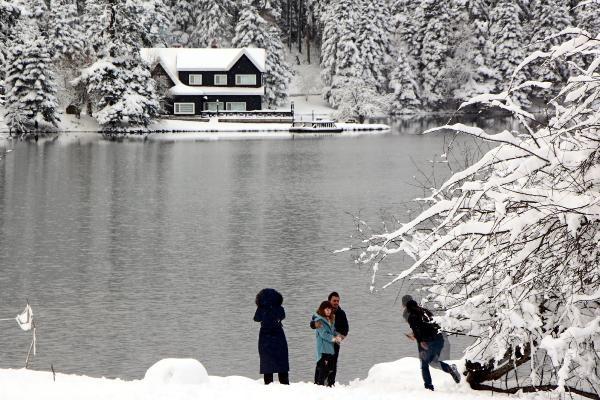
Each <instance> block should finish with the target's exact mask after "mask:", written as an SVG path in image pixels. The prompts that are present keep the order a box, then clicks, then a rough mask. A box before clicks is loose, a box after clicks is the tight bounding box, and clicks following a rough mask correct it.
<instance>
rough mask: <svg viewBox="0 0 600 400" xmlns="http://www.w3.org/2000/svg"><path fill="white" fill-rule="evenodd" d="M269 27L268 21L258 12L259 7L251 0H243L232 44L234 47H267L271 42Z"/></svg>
mask: <svg viewBox="0 0 600 400" xmlns="http://www.w3.org/2000/svg"><path fill="white" fill-rule="evenodd" d="M268 29H269V28H268V24H267V21H265V20H264V18H263V17H261V16H260V15H259V14H258V10H257V8H256V7H255V6H254V5H252V3H251V2H250V1H249V0H243V1H242V3H241V11H240V15H239V20H238V23H237V25H236V26H235V35H234V37H233V39H232V40H231V44H232V46H233V47H259V48H263V49H266V48H267V45H268V43H269V38H268V33H267V31H268Z"/></svg>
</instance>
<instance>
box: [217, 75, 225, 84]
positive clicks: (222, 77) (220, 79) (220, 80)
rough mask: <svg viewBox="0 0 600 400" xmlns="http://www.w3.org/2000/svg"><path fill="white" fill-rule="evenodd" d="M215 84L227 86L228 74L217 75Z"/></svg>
mask: <svg viewBox="0 0 600 400" xmlns="http://www.w3.org/2000/svg"><path fill="white" fill-rule="evenodd" d="M215 85H217V86H226V85H227V75H215Z"/></svg>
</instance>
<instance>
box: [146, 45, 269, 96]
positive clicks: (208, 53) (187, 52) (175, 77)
mask: <svg viewBox="0 0 600 400" xmlns="http://www.w3.org/2000/svg"><path fill="white" fill-rule="evenodd" d="M140 54H141V57H142V59H143V60H144V61H145V62H146V63H147V64H149V65H150V66H154V65H156V64H160V65H161V66H162V68H163V69H164V71H165V72H166V73H167V75H168V76H169V78H171V80H172V81H173V83H174V84H175V86H173V87H172V88H170V89H169V91H170V92H171V94H172V95H176V96H177V95H225V94H245V95H261V96H262V95H264V93H265V88H264V86H261V87H258V88H252V87H225V86H219V87H210V86H188V85H185V84H183V83H182V82H181V81H180V80H179V74H178V71H229V70H230V69H231V68H232V67H233V66H234V65H235V63H236V62H238V60H239V59H240V58H241V57H242V56H244V55H245V56H246V57H248V59H250V61H251V62H252V63H253V64H254V65H255V66H256V68H257V69H258V70H259V71H260V72H265V63H266V52H265V50H264V49H257V48H248V47H247V48H241V49H224V48H218V49H213V48H206V49H185V48H162V47H155V48H144V49H141V51H140Z"/></svg>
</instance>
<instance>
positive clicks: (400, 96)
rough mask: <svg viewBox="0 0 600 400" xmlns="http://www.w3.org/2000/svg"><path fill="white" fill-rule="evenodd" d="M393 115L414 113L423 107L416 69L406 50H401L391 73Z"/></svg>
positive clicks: (391, 112)
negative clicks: (412, 65)
mask: <svg viewBox="0 0 600 400" xmlns="http://www.w3.org/2000/svg"><path fill="white" fill-rule="evenodd" d="M389 85H390V89H391V90H392V93H393V95H392V98H391V107H390V114H391V115H395V116H397V115H402V114H412V113H415V112H418V111H420V110H421V109H422V107H423V105H422V104H421V100H420V99H419V84H418V81H417V76H416V74H415V70H414V69H413V68H412V67H411V66H410V64H409V62H408V60H407V56H406V52H405V51H404V50H402V49H400V51H399V55H398V60H397V61H396V66H395V68H394V69H393V70H392V73H391V75H390V84H389Z"/></svg>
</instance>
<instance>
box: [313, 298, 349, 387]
mask: <svg viewBox="0 0 600 400" xmlns="http://www.w3.org/2000/svg"><path fill="white" fill-rule="evenodd" d="M313 319H314V321H315V324H316V325H317V326H318V327H316V329H315V338H316V340H317V366H316V368H315V384H317V385H325V382H326V381H327V386H331V384H330V381H329V380H328V378H329V375H330V374H331V373H332V372H333V366H334V362H335V361H334V358H335V349H334V347H333V345H334V343H338V344H339V343H340V342H341V340H342V336H341V335H339V334H338V333H337V332H336V331H335V327H334V321H335V316H334V313H333V306H332V305H331V303H330V302H329V301H327V300H326V301H324V302H322V303H321V305H320V306H319V308H318V309H317V312H316V313H315V315H314V317H313ZM317 323H318V324H317Z"/></svg>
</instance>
